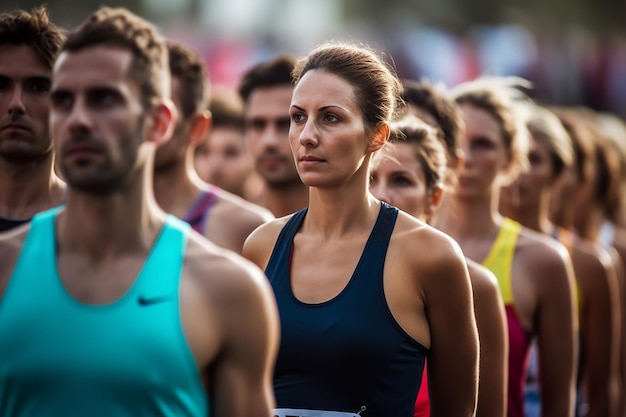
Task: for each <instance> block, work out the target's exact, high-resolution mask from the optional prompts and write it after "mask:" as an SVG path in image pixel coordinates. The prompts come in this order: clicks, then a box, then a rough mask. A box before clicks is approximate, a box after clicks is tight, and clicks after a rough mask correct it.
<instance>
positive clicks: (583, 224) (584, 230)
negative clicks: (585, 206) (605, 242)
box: [575, 204, 606, 242]
mask: <svg viewBox="0 0 626 417" xmlns="http://www.w3.org/2000/svg"><path fill="white" fill-rule="evenodd" d="M605 220H606V216H605V215H604V210H603V209H602V207H601V206H600V205H599V204H594V205H592V206H591V208H590V209H589V210H588V211H587V212H586V213H585V215H584V219H582V220H580V221H579V222H577V223H576V224H575V227H576V230H577V231H578V233H580V235H581V236H582V237H584V238H586V239H588V240H590V241H592V242H597V241H598V238H599V235H600V228H601V227H602V224H603V223H604V221H605Z"/></svg>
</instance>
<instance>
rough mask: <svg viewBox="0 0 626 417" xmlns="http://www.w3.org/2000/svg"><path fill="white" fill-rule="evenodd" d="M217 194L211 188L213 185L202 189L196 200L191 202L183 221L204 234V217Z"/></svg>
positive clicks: (205, 217) (215, 199)
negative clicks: (205, 189) (204, 189)
mask: <svg viewBox="0 0 626 417" xmlns="http://www.w3.org/2000/svg"><path fill="white" fill-rule="evenodd" d="M217 199H218V196H217V193H216V192H215V191H214V190H213V187H211V188H210V189H208V190H207V191H203V192H202V193H201V194H200V195H199V196H198V198H196V201H194V202H193V204H192V205H191V208H190V209H189V211H188V212H187V214H185V217H183V221H185V222H187V223H189V224H190V225H191V227H192V228H193V230H195V231H196V232H198V233H200V234H201V235H202V236H204V229H205V226H206V219H207V216H208V214H209V210H210V209H211V206H212V205H213V204H215V202H216V201H217Z"/></svg>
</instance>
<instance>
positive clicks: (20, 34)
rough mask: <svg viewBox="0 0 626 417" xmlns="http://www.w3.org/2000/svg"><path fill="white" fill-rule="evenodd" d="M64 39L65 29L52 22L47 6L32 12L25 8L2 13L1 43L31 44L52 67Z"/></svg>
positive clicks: (0, 20) (49, 66)
mask: <svg viewBox="0 0 626 417" xmlns="http://www.w3.org/2000/svg"><path fill="white" fill-rule="evenodd" d="M64 40H65V35H64V32H63V30H62V29H61V28H59V27H58V26H56V25H55V24H53V23H52V22H50V19H49V17H48V11H47V9H46V7H45V6H40V7H36V8H34V9H33V10H32V11H31V12H30V13H29V12H27V11H24V10H13V11H10V12H4V13H0V45H15V46H19V45H27V46H30V47H31V48H33V50H34V51H35V53H36V54H37V56H38V57H39V59H41V61H42V62H43V63H44V64H46V66H47V67H48V68H50V69H51V68H52V65H53V64H54V60H55V59H56V57H57V55H58V54H59V52H60V50H61V45H62V44H63V41H64Z"/></svg>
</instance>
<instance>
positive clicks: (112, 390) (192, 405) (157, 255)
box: [0, 209, 208, 417]
mask: <svg viewBox="0 0 626 417" xmlns="http://www.w3.org/2000/svg"><path fill="white" fill-rule="evenodd" d="M57 212H58V209H52V210H49V211H46V212H44V213H41V214H39V215H37V216H35V217H34V218H33V221H32V225H31V228H30V231H29V232H28V235H27V237H26V241H25V243H24V246H23V248H22V252H21V254H20V257H19V259H18V262H17V264H16V267H15V269H14V271H13V275H12V276H11V278H10V280H9V283H8V286H7V288H6V290H5V294H4V297H3V298H2V299H1V300H0V416H2V417H59V416H63V417H79V416H80V417H86V416H89V417H160V416H163V417H174V416H176V417H183V416H184V417H187V416H189V417H197V416H203V417H205V416H207V415H208V398H207V395H206V392H205V390H204V387H203V384H202V381H201V378H200V372H199V370H198V367H197V365H196V362H195V359H194V357H193V355H192V353H191V350H190V348H189V346H188V345H187V342H186V339H185V336H184V333H183V329H182V324H181V317H180V309H179V294H178V287H179V280H180V276H181V270H182V266H183V254H184V251H185V246H186V241H187V231H188V230H189V226H188V225H186V224H185V223H183V222H182V221H180V220H177V219H175V218H174V217H173V216H168V218H167V220H166V223H165V225H164V227H163V229H162V230H161V232H160V234H159V236H158V238H157V240H156V243H155V244H154V246H153V248H152V250H151V252H150V254H149V256H148V257H147V259H146V262H145V264H144V265H143V268H142V270H141V272H140V273H139V275H138V276H137V278H136V280H135V282H134V283H133V285H132V286H131V287H130V289H129V290H128V291H127V292H126V294H124V295H123V296H122V297H121V298H120V299H118V300H117V301H115V302H113V303H111V304H108V305H88V304H83V303H81V302H79V301H77V300H76V299H74V298H73V297H72V296H71V295H70V294H69V293H68V292H67V291H66V289H65V287H64V286H63V284H62V282H61V280H60V277H59V274H58V269H57V263H56V247H55V242H56V233H55V217H56V213H57Z"/></svg>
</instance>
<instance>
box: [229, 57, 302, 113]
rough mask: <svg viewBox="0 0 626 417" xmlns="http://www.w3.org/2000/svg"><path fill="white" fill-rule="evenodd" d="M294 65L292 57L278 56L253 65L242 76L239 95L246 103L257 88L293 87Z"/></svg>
mask: <svg viewBox="0 0 626 417" xmlns="http://www.w3.org/2000/svg"><path fill="white" fill-rule="evenodd" d="M295 65H296V58H295V57H294V56H292V55H279V56H277V57H276V58H274V59H272V60H270V61H265V62H261V63H259V64H257V65H255V66H254V67H252V68H251V69H249V70H248V71H247V72H246V73H245V74H244V75H243V77H242V79H241V83H240V84H239V95H240V96H241V98H242V99H243V100H244V101H245V102H247V101H248V98H249V97H250V94H252V91H254V90H255V89H257V88H261V87H278V86H282V85H293V77H292V76H291V73H292V71H293V69H294V67H295Z"/></svg>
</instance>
